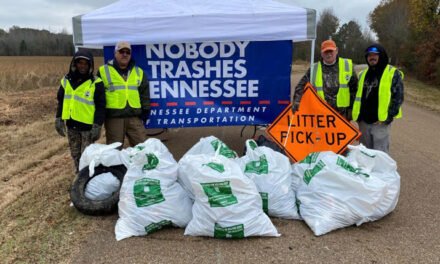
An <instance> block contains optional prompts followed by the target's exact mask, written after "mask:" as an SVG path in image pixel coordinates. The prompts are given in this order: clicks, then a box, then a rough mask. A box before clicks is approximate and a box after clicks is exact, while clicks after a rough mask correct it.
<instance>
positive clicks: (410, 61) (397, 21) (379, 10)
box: [369, 0, 440, 84]
mask: <svg viewBox="0 0 440 264" xmlns="http://www.w3.org/2000/svg"><path fill="white" fill-rule="evenodd" d="M369 23H370V26H371V28H372V29H373V30H374V31H375V32H376V34H377V37H378V40H379V42H380V43H381V44H382V45H384V46H385V48H386V49H387V52H388V54H389V55H390V57H391V60H392V63H394V64H396V65H400V66H403V67H404V68H405V69H406V71H407V72H408V73H410V74H414V75H416V77H417V78H418V79H419V80H422V81H426V82H429V83H432V84H440V0H382V2H381V3H380V4H379V5H378V6H377V7H376V8H375V9H374V10H373V12H372V13H371V14H370V21H369Z"/></svg>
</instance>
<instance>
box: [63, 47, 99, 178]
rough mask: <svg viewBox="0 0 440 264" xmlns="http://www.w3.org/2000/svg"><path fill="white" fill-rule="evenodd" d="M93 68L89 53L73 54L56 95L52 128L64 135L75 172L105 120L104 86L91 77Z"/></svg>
mask: <svg viewBox="0 0 440 264" xmlns="http://www.w3.org/2000/svg"><path fill="white" fill-rule="evenodd" d="M93 65H94V63H93V56H92V54H91V53H90V52H88V51H86V50H79V51H78V52H76V53H75V55H74V56H73V58H72V61H71V63H70V67H69V72H68V73H67V74H66V75H65V76H64V77H63V78H62V79H61V85H60V88H59V89H58V94H57V99H58V107H57V111H56V116H55V117H56V118H55V129H56V131H57V132H58V134H59V135H60V136H63V137H65V136H66V133H67V139H68V141H69V147H70V154H71V155H72V158H73V161H74V164H75V169H76V172H78V169H79V160H80V157H81V154H82V153H83V151H84V149H85V148H86V147H87V146H88V145H90V144H91V143H93V142H94V141H96V140H98V139H99V136H100V133H101V127H102V124H103V123H104V119H105V92H104V86H103V84H102V81H101V79H99V78H96V77H95V76H93ZM66 127H67V128H66ZM66 130H67V131H66Z"/></svg>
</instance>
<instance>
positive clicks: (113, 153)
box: [79, 142, 122, 176]
mask: <svg viewBox="0 0 440 264" xmlns="http://www.w3.org/2000/svg"><path fill="white" fill-rule="evenodd" d="M121 145H122V143H120V142H115V143H113V144H110V145H105V144H99V143H94V144H90V145H89V146H87V147H86V148H85V149H84V152H83V153H82V155H81V158H80V159H79V170H80V171H81V170H82V169H84V168H85V167H87V166H89V175H90V176H93V174H95V167H98V166H99V165H101V164H102V165H103V166H105V167H111V166H116V165H121V164H122V161H121V158H120V156H119V155H120V151H119V150H118V149H117V148H118V147H120V146H121Z"/></svg>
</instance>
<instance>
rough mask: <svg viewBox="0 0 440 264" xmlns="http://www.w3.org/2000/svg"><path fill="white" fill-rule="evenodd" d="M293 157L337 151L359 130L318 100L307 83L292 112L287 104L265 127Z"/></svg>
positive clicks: (352, 139)
mask: <svg viewBox="0 0 440 264" xmlns="http://www.w3.org/2000/svg"><path fill="white" fill-rule="evenodd" d="M266 131H267V132H268V134H269V135H270V136H271V138H272V139H273V140H274V141H275V142H276V143H277V144H278V145H280V146H281V147H282V148H284V149H285V151H286V153H287V154H288V156H289V157H290V158H291V159H292V160H293V161H295V162H296V161H300V160H302V159H304V158H305V157H306V156H307V155H308V154H310V153H312V152H320V151H328V150H330V151H333V152H334V153H338V154H341V153H343V152H344V151H345V149H346V147H347V145H348V144H350V143H352V142H353V141H355V140H356V139H358V138H359V137H360V136H361V132H360V131H359V130H358V129H357V128H356V127H355V126H354V125H353V124H351V123H350V122H349V121H348V120H346V119H345V118H344V117H343V116H342V115H340V114H339V113H338V112H337V111H335V110H334V109H333V108H332V107H331V106H330V105H329V104H327V102H326V101H324V100H322V99H321V98H320V97H319V96H318V94H317V93H316V91H315V89H314V88H313V87H312V85H311V84H310V83H308V84H307V85H306V88H305V89H304V94H303V96H302V98H301V102H300V105H299V110H298V111H297V112H296V113H295V114H293V113H292V109H291V105H289V106H288V107H287V108H286V109H285V110H284V111H283V112H282V113H281V115H280V116H279V117H278V118H277V119H276V120H275V121H274V122H273V123H272V124H271V125H270V126H269V128H268V129H267V130H266Z"/></svg>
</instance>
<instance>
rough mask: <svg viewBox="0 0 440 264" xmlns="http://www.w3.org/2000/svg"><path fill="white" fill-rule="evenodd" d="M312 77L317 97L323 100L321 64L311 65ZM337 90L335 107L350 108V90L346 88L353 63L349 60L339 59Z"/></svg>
mask: <svg viewBox="0 0 440 264" xmlns="http://www.w3.org/2000/svg"><path fill="white" fill-rule="evenodd" d="M313 67H314V68H313V72H314V74H313V76H312V80H311V81H312V85H313V86H314V87H315V88H316V91H317V92H318V95H319V97H321V98H322V99H324V100H325V96H324V90H323V80H322V66H321V62H320V61H319V62H318V63H315V64H313ZM338 67H339V89H338V94H337V95H336V106H337V107H349V106H350V89H349V87H348V82H349V81H350V79H351V76H352V75H353V63H352V61H351V60H350V59H344V58H339V60H338Z"/></svg>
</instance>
